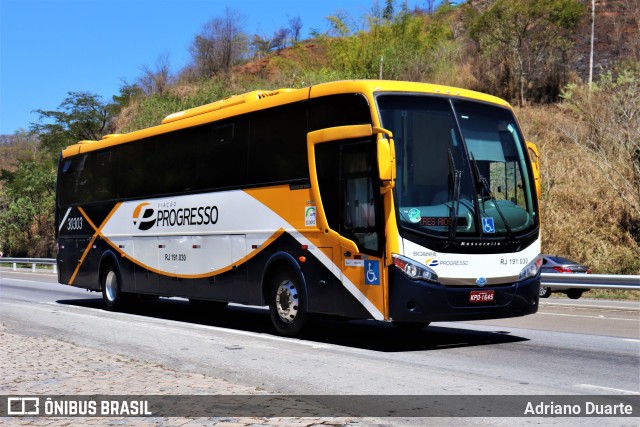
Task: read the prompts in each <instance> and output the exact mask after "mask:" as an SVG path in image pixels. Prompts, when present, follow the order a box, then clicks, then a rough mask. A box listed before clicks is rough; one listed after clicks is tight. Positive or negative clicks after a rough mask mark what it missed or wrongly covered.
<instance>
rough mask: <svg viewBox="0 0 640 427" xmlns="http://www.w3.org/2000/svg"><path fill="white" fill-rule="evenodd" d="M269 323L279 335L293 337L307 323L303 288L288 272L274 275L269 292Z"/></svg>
mask: <svg viewBox="0 0 640 427" xmlns="http://www.w3.org/2000/svg"><path fill="white" fill-rule="evenodd" d="M269 314H270V316H271V323H272V324H273V326H274V328H275V330H276V332H278V333H279V334H280V335H285V336H289V337H291V336H295V335H297V334H299V333H300V331H302V329H303V328H304V326H305V322H306V321H307V317H308V316H307V310H306V307H305V294H304V287H303V285H302V284H301V283H300V281H299V279H298V278H296V277H295V276H294V275H292V274H291V273H288V272H280V273H278V274H276V276H275V278H274V280H273V281H272V284H271V288H270V292H269Z"/></svg>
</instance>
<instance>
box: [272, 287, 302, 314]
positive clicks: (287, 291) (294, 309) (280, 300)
mask: <svg viewBox="0 0 640 427" xmlns="http://www.w3.org/2000/svg"><path fill="white" fill-rule="evenodd" d="M276 309H277V311H278V316H279V317H280V320H282V321H283V322H284V323H291V322H293V321H294V320H295V318H296V316H297V315H298V289H296V285H295V284H294V283H293V282H292V281H290V280H285V281H284V282H282V283H280V285H279V286H278V289H277V291H276Z"/></svg>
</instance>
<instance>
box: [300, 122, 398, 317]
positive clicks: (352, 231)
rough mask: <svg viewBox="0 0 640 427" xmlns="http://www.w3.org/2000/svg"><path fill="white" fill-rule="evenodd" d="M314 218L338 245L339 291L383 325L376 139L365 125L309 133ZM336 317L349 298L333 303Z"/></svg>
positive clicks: (349, 310)
mask: <svg viewBox="0 0 640 427" xmlns="http://www.w3.org/2000/svg"><path fill="white" fill-rule="evenodd" d="M307 141H308V148H309V151H308V152H309V153H310V154H309V156H310V159H309V162H310V175H311V190H312V193H313V196H314V199H315V201H316V206H317V213H316V219H317V221H318V225H319V226H320V227H321V228H322V230H323V231H324V234H325V235H326V236H327V237H328V238H329V239H331V240H332V241H333V242H334V244H335V245H336V246H337V247H336V249H335V250H336V251H338V252H339V253H338V254H336V253H335V252H334V260H335V261H334V262H336V263H339V264H337V267H338V270H339V272H340V273H339V274H340V276H339V278H340V279H341V281H342V283H343V286H344V287H345V288H346V289H347V291H349V292H350V293H351V294H352V295H353V296H354V297H355V298H356V300H358V301H359V302H360V303H361V304H362V305H363V306H364V308H365V309H366V310H367V311H368V314H369V316H371V317H373V318H376V319H379V320H381V319H382V318H383V317H384V313H385V311H386V310H385V295H386V280H385V278H384V277H383V275H384V274H385V269H384V260H383V254H384V241H383V240H384V239H383V236H384V229H383V222H384V221H383V219H382V213H383V207H382V197H381V195H380V191H379V188H380V184H379V178H378V173H377V161H376V144H375V142H376V136H375V135H374V134H373V131H372V128H371V126H369V125H356V126H343V127H338V128H330V129H323V130H320V131H316V132H311V133H310V134H309V135H308V138H307ZM335 308H336V312H338V313H339V314H343V315H347V316H348V315H350V314H352V315H356V316H363V315H364V316H367V314H366V313H357V312H355V311H354V310H358V309H361V308H362V307H354V306H353V299H352V298H345V299H344V300H337V301H336V304H335Z"/></svg>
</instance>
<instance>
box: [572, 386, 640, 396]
mask: <svg viewBox="0 0 640 427" xmlns="http://www.w3.org/2000/svg"><path fill="white" fill-rule="evenodd" d="M575 387H579V388H586V389H588V390H597V391H604V392H607V393H622V394H640V392H638V391H631V390H624V389H621V388H611V387H603V386H599V385H593V384H576V385H575Z"/></svg>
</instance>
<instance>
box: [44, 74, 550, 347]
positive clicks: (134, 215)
mask: <svg viewBox="0 0 640 427" xmlns="http://www.w3.org/2000/svg"><path fill="white" fill-rule="evenodd" d="M56 224H57V244H58V255H57V263H58V274H59V282H60V283H63V284H68V285H73V286H77V287H81V288H86V289H89V290H92V291H101V292H102V295H103V299H104V303H105V305H106V306H107V307H108V308H110V309H118V308H119V307H120V306H121V305H122V304H123V303H124V302H125V301H127V302H130V301H131V300H132V298H131V297H132V296H136V295H138V296H140V295H148V296H169V297H183V298H188V299H189V300H190V301H192V302H193V303H194V304H200V305H205V306H207V307H210V308H211V309H221V308H223V307H224V306H225V305H226V304H228V303H237V304H247V305H261V306H269V309H270V314H271V320H272V322H273V325H274V327H275V329H276V331H277V332H278V333H280V334H283V335H295V334H297V333H298V332H300V330H301V329H302V327H303V326H304V325H305V323H306V321H307V320H308V318H309V317H310V316H309V315H310V314H328V315H339V316H344V317H347V318H360V319H375V320H379V321H391V322H394V323H395V324H396V325H399V326H400V325H401V326H409V327H413V326H415V327H423V326H425V325H427V324H428V323H429V322H433V321H449V320H472V319H486V318H501V317H511V316H521V315H526V314H530V313H534V312H536V311H537V307H538V290H539V286H540V275H539V268H540V263H541V260H540V257H539V253H540V237H539V230H540V225H539V213H538V202H537V197H536V185H535V180H534V173H533V169H532V165H531V161H530V159H529V156H528V155H527V144H526V142H525V139H524V137H523V135H522V132H521V131H520V128H519V126H518V123H517V120H516V118H515V116H514V114H513V111H512V109H511V107H510V106H509V104H508V103H507V102H505V101H503V100H501V99H498V98H495V97H493V96H489V95H485V94H481V93H477V92H472V91H468V90H463V89H456V88H451V87H444V86H437V85H430V84H422V83H409V82H395V81H357V80H356V81H341V82H333V83H325V84H320V85H316V86H311V87H307V88H304V89H281V90H275V91H254V92H250V93H247V94H243V95H238V96H233V97H230V98H226V99H223V100H220V101H217V102H214V103H212V104H208V105H204V106H201V107H197V108H193V109H190V110H186V111H182V112H179V113H175V114H171V115H170V116H168V117H167V118H165V119H164V120H163V121H162V124H160V125H158V126H155V127H151V128H148V129H143V130H140V131H136V132H131V133H126V134H119V135H107V136H105V137H104V138H103V139H102V140H99V141H80V142H79V143H77V144H75V145H72V146H70V147H68V148H66V149H64V150H63V151H62V153H61V156H60V161H59V170H58V183H57V198H56Z"/></svg>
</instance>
